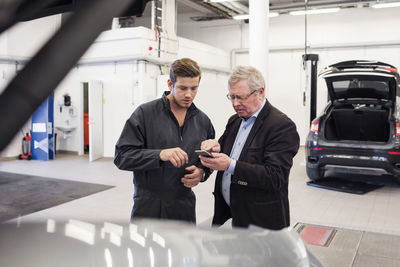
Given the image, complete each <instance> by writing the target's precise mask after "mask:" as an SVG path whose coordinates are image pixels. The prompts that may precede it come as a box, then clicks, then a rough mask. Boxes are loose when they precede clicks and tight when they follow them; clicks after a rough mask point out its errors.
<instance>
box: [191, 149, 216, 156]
mask: <svg viewBox="0 0 400 267" xmlns="http://www.w3.org/2000/svg"><path fill="white" fill-rule="evenodd" d="M194 153H196V154H197V155H198V156H204V157H209V158H213V157H214V156H213V155H212V154H211V153H210V152H208V151H207V150H195V151H194Z"/></svg>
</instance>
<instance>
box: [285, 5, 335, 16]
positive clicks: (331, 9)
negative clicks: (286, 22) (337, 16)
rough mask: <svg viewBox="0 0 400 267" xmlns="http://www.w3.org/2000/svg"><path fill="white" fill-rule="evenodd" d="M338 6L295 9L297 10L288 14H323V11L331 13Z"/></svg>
mask: <svg viewBox="0 0 400 267" xmlns="http://www.w3.org/2000/svg"><path fill="white" fill-rule="evenodd" d="M339 10H340V8H338V7H334V8H323V9H311V10H307V12H306V11H305V10H297V11H290V12H289V14H290V15H293V16H301V15H304V14H306V13H307V15H313V14H324V13H333V12H338V11H339Z"/></svg>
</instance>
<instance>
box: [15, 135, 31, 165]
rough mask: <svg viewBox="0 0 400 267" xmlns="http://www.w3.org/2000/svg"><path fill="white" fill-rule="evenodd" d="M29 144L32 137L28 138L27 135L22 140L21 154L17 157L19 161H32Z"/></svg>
mask: <svg viewBox="0 0 400 267" xmlns="http://www.w3.org/2000/svg"><path fill="white" fill-rule="evenodd" d="M31 142H32V136H30V135H29V133H27V134H26V135H25V136H24V137H23V138H22V154H20V155H19V156H18V158H19V159H27V160H31V159H32V153H31Z"/></svg>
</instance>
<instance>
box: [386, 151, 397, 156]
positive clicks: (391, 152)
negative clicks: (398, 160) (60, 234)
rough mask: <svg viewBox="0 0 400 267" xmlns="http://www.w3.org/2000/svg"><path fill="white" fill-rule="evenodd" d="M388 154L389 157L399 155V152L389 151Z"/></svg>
mask: <svg viewBox="0 0 400 267" xmlns="http://www.w3.org/2000/svg"><path fill="white" fill-rule="evenodd" d="M388 153H389V155H400V152H398V151H389V152H388Z"/></svg>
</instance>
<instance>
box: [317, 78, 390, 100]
mask: <svg viewBox="0 0 400 267" xmlns="http://www.w3.org/2000/svg"><path fill="white" fill-rule="evenodd" d="M322 77H323V78H324V79H325V81H326V84H327V87H328V92H329V98H330V99H331V100H339V99H366V98H368V99H379V100H388V101H392V102H393V103H394V102H395V101H396V90H397V81H396V78H395V77H394V76H393V75H391V74H387V73H367V72H362V71H351V72H336V73H327V74H325V75H322Z"/></svg>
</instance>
